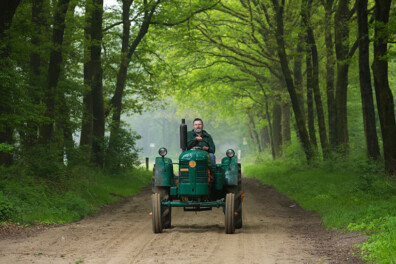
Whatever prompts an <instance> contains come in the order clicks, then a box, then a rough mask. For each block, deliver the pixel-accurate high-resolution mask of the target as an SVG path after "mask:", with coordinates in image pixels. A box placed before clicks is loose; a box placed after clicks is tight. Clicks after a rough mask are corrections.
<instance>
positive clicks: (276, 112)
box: [272, 100, 282, 158]
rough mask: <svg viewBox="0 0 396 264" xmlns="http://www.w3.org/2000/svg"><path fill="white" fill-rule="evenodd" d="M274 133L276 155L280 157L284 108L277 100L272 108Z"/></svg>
mask: <svg viewBox="0 0 396 264" xmlns="http://www.w3.org/2000/svg"><path fill="white" fill-rule="evenodd" d="M272 135H273V141H274V152H275V157H276V158H278V157H280V156H281V154H282V153H281V152H282V108H281V105H280V103H279V102H278V101H277V100H276V101H275V102H274V106H273V108H272Z"/></svg>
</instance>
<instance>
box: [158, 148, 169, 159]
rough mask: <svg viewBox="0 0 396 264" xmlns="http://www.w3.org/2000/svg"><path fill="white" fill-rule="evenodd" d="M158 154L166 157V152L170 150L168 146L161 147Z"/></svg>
mask: <svg viewBox="0 0 396 264" xmlns="http://www.w3.org/2000/svg"><path fill="white" fill-rule="evenodd" d="M158 154H160V156H161V157H165V156H166V154H168V150H167V149H166V148H160V149H159V150H158Z"/></svg>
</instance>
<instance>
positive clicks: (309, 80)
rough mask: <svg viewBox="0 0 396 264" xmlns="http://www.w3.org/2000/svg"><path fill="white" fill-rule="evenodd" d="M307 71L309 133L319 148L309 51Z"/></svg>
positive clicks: (308, 51)
mask: <svg viewBox="0 0 396 264" xmlns="http://www.w3.org/2000/svg"><path fill="white" fill-rule="evenodd" d="M306 71H307V106H308V131H309V138H310V139H311V143H312V144H313V145H314V146H315V148H317V145H318V144H317V142H316V132H315V117H314V112H315V111H314V102H313V92H312V55H311V52H310V50H309V49H307V54H306Z"/></svg>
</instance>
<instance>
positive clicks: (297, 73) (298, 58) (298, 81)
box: [293, 33, 306, 121]
mask: <svg viewBox="0 0 396 264" xmlns="http://www.w3.org/2000/svg"><path fill="white" fill-rule="evenodd" d="M298 40H299V41H298V43H297V48H296V52H297V54H296V55H295V56H294V69H293V75H294V85H295V86H296V93H297V97H298V101H299V104H300V108H301V114H302V115H303V117H304V121H306V115H305V108H304V104H305V100H304V88H303V74H302V59H303V52H304V48H303V43H304V37H303V35H302V33H299V34H298Z"/></svg>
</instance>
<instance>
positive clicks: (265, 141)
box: [260, 126, 270, 151]
mask: <svg viewBox="0 0 396 264" xmlns="http://www.w3.org/2000/svg"><path fill="white" fill-rule="evenodd" d="M260 143H261V149H262V150H263V151H264V150H266V149H267V148H268V146H269V145H270V135H269V132H268V126H263V127H262V128H261V129H260Z"/></svg>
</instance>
